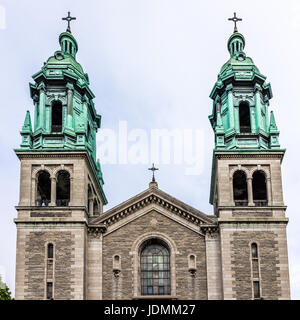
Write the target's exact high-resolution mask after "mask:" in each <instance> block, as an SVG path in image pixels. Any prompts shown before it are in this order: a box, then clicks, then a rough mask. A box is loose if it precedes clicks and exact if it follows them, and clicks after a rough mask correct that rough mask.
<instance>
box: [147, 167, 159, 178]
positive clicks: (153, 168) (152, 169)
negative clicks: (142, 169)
mask: <svg viewBox="0 0 300 320" xmlns="http://www.w3.org/2000/svg"><path fill="white" fill-rule="evenodd" d="M148 170H151V171H152V174H153V176H152V182H155V176H154V172H155V171H156V170H159V169H158V168H155V167H154V163H152V168H148Z"/></svg>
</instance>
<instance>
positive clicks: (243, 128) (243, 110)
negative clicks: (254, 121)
mask: <svg viewBox="0 0 300 320" xmlns="http://www.w3.org/2000/svg"><path fill="white" fill-rule="evenodd" d="M239 120H240V132H241V133H244V132H251V123H250V108H249V105H248V103H246V102H241V103H240V106H239Z"/></svg>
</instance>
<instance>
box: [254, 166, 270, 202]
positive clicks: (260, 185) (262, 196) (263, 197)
mask: <svg viewBox="0 0 300 320" xmlns="http://www.w3.org/2000/svg"><path fill="white" fill-rule="evenodd" d="M252 190H253V202H254V203H255V205H256V206H264V205H267V203H268V196H267V184H266V176H265V173H264V172H263V171H261V170H257V171H255V172H254V173H253V176H252Z"/></svg>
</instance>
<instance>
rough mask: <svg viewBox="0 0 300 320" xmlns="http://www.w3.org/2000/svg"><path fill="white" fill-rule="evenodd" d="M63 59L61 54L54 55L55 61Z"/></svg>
mask: <svg viewBox="0 0 300 320" xmlns="http://www.w3.org/2000/svg"><path fill="white" fill-rule="evenodd" d="M63 58H64V57H63V55H62V53H61V52H56V53H55V59H56V60H62V59H63Z"/></svg>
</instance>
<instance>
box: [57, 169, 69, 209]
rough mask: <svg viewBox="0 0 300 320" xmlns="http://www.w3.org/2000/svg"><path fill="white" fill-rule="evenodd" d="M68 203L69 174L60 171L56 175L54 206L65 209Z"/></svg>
mask: <svg viewBox="0 0 300 320" xmlns="http://www.w3.org/2000/svg"><path fill="white" fill-rule="evenodd" d="M69 202H70V174H69V172H67V171H65V170H61V171H59V172H58V175H57V182H56V205H57V206H59V207H66V206H68V205H69Z"/></svg>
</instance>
